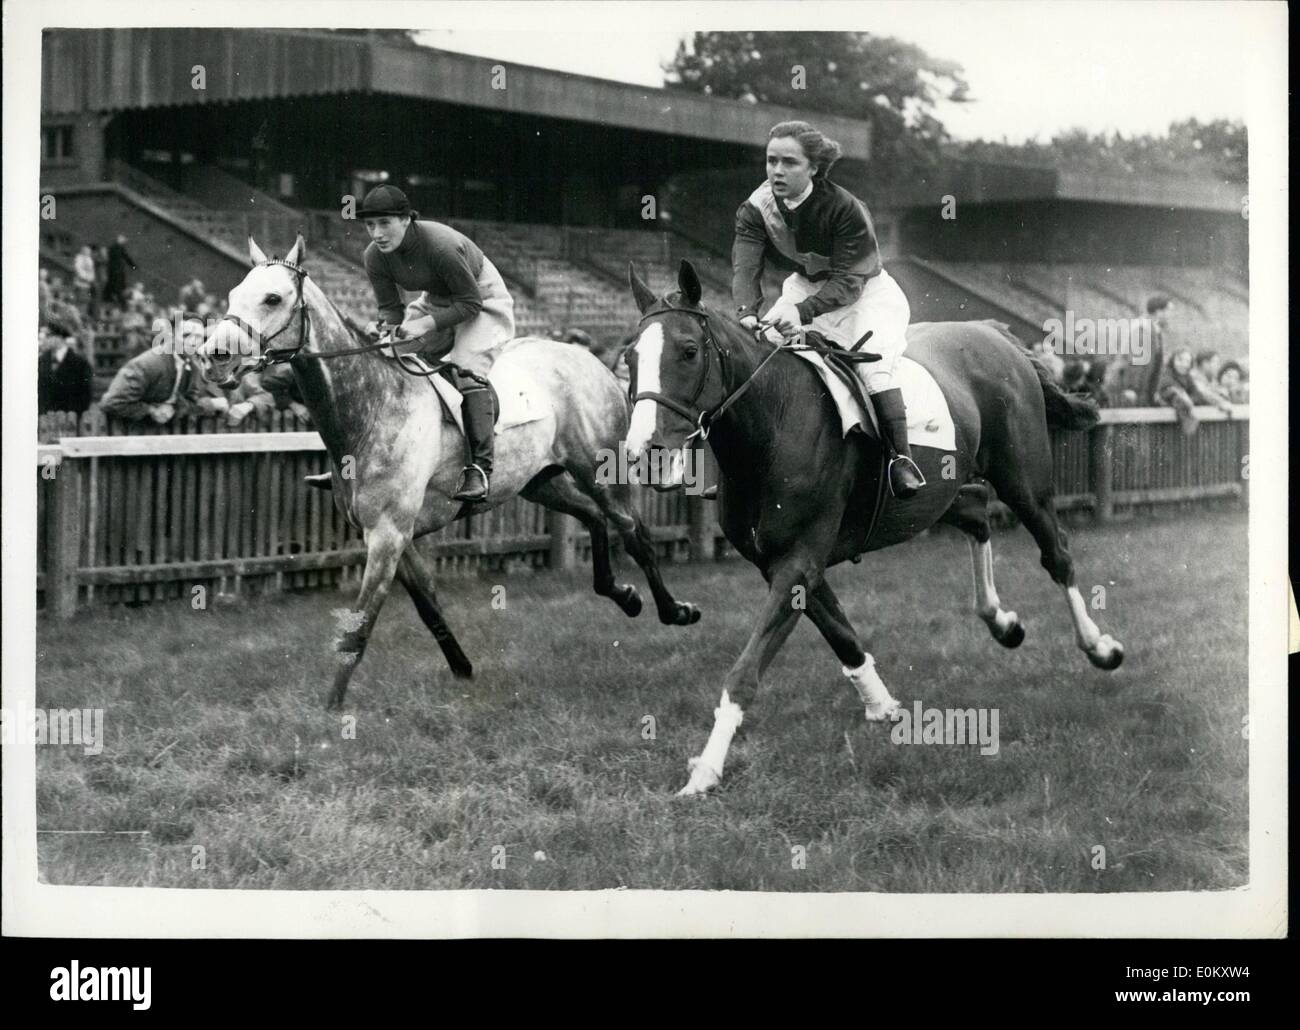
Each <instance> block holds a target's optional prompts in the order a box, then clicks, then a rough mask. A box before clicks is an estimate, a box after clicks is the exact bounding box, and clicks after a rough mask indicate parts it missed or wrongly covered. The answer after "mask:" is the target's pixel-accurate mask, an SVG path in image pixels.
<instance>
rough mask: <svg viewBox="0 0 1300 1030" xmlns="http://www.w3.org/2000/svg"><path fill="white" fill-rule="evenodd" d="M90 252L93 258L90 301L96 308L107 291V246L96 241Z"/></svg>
mask: <svg viewBox="0 0 1300 1030" xmlns="http://www.w3.org/2000/svg"><path fill="white" fill-rule="evenodd" d="M91 254H92V255H93V256H94V258H95V290H94V295H93V296H92V297H91V302H92V304H93V305H94V307H95V309H96V310H98V307H99V303H100V302H101V301H103V300H104V299H105V297H104V294H105V293H107V292H108V248H107V247H103V246H100V245H99V244H98V243H96V244H95V245H94V247H92V248H91Z"/></svg>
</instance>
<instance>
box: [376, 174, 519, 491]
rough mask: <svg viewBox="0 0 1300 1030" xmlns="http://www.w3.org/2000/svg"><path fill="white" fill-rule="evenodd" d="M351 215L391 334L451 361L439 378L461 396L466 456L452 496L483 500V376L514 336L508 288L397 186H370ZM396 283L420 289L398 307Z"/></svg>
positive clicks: (487, 405)
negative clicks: (454, 370) (363, 239)
mask: <svg viewBox="0 0 1300 1030" xmlns="http://www.w3.org/2000/svg"><path fill="white" fill-rule="evenodd" d="M358 216H359V217H360V218H362V219H363V220H364V221H365V225H366V232H368V233H369V234H370V240H371V242H370V245H369V246H367V247H366V253H365V265H366V275H367V276H368V277H369V279H370V286H371V289H373V290H374V291H375V302H376V304H377V305H378V307H379V317H380V320H381V321H382V322H387V323H391V324H397V323H400V326H399V328H398V330H397V331H396V332H395V334H394V335H395V336H396V337H397V338H399V339H413V340H420V342H421V343H422V347H420V348H418V349H419V350H420V353H421V354H424V355H426V356H428V357H429V358H430V359H431V360H440V359H445V360H447V361H450V362H452V363H454V364H455V365H456V366H458V368H459V370H460V372H459V373H458V374H456V375H453V374H450V370H448V372H447V373H446V375H447V378H448V379H449V380H450V381H451V382H452V383H453V385H455V386H456V388H457V389H458V390H460V393H461V396H462V397H463V398H464V404H463V405H462V407H461V412H462V414H463V415H464V421H465V436H466V437H467V442H468V444H469V451H470V458H469V464H468V465H467V466H466V467H465V470H464V471H463V472H462V473H461V477H460V484H459V488H458V489H457V491H456V493H455V494H453V495H452V496H453V497H454V498H455V499H456V500H458V501H485V500H487V497H488V490H489V489H490V485H489V482H488V479H489V477H490V476H491V475H492V443H493V439H492V437H493V432H494V423H495V416H494V413H493V410H492V409H493V404H492V392H491V390H490V389H489V388H488V382H487V379H486V376H487V371H488V368H489V367H490V366H491V364H492V359H493V358H494V357H495V356H496V351H497V350H498V349H499V348H500V347H501V346H502V345H503V344H504V343H506V342H507V341H508V340H511V339H513V338H514V335H515V313H514V312H515V305H514V301H513V300H512V299H511V297H510V292H509V291H508V290H507V289H506V284H505V283H504V282H503V281H502V279H501V273H499V272H498V271H497V270H496V268H495V267H494V266H493V264H492V262H491V261H489V260H488V259H487V258H486V257H484V256H483V252H482V251H481V250H479V248H478V247H477V246H476V245H475V243H474V242H473V241H472V240H470V239H469V238H468V237H466V236H464V235H462V234H461V233H459V232H457V231H456V230H455V229H453V228H451V226H449V225H443V224H442V223H440V222H433V221H428V220H422V219H421V218H420V213H419V212H418V211H412V210H411V204H410V201H408V200H407V199H406V194H404V193H403V192H402V191H401V190H399V189H397V187H395V186H376V187H375V188H374V189H372V190H371V191H370V192H369V193H367V194H366V197H365V200H363V201H362V202H361V210H360V211H359V212H358ZM398 287H401V288H402V289H404V290H412V291H415V290H418V291H421V292H420V296H419V297H418V298H416V299H415V300H413V301H412V302H411V303H410V304H408V305H406V306H405V307H403V304H402V296H401V294H400V293H399V292H398ZM442 330H450V331H449V332H442ZM366 331H367V332H368V333H370V334H371V335H377V334H378V332H379V324H378V323H377V322H371V323H369V324H368V325H367V326H366ZM404 349H406V348H404Z"/></svg>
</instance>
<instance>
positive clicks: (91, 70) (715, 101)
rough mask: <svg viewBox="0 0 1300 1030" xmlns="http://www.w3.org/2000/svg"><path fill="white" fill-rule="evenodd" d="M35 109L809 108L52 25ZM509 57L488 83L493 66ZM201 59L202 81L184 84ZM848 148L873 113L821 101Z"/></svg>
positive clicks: (382, 56)
mask: <svg viewBox="0 0 1300 1030" xmlns="http://www.w3.org/2000/svg"><path fill="white" fill-rule="evenodd" d="M42 52H43V53H42V58H43V59H42V63H41V113H42V114H43V115H46V116H48V115H57V114H61V113H70V112H75V111H85V110H93V111H116V110H125V109H131V108H148V107H165V106H174V105H188V104H217V103H230V102H235V101H245V100H262V99H268V98H281V97H283V98H288V97H294V96H310V95H323V94H332V93H386V94H395V95H399V96H408V97H417V98H422V99H428V100H437V101H441V102H444V103H452V104H464V105H467V106H471V107H480V108H486V109H489V110H493V111H510V112H516V113H520V114H530V115H540V116H546V117H552V118H563V119H568V120H573V121H586V122H599V123H601V124H605V125H616V126H623V127H626V128H629V129H638V130H641V131H645V132H659V133H664V134H667V135H672V136H687V137H696V138H701V139H711V140H719V141H722V142H727V143H741V144H749V145H754V146H757V145H759V144H760V143H761V142H762V141H763V140H764V139H765V138H766V134H767V130H768V129H769V128H771V126H772V125H773V124H774V123H776V122H778V121H783V120H786V119H790V118H798V117H810V116H809V114H808V112H803V111H798V110H796V109H794V108H788V107H781V106H777V105H773V104H749V103H744V102H742V101H738V100H727V99H720V98H716V97H705V96H700V95H698V94H692V93H686V92H676V91H670V90H665V89H653V88H650V87H646V86H636V85H630V84H627V83H621V82H611V81H609V80H606V79H597V78H592V77H589V76H585V75H572V74H569V73H567V72H559V71H551V70H548V69H544V68H535V67H531V66H527V65H516V64H509V63H507V62H499V61H494V60H492V59H490V58H483V57H471V56H467V55H464V54H456V53H450V52H448V51H444V50H435V49H433V48H431V47H424V46H402V45H399V44H394V43H388V42H384V41H382V40H379V39H374V38H367V37H358V36H345V35H334V34H330V33H322V32H309V31H296V30H282V29H198V28H134V29H51V30H47V31H46V33H45V37H44V40H43V44H42ZM498 64H501V65H504V66H505V68H506V85H505V88H504V89H501V88H493V69H494V66H496V65H498ZM195 65H202V66H203V67H204V70H205V76H206V83H205V88H203V89H195V88H193V86H192V85H191V81H192V79H193V74H194V73H193V68H194V66H195ZM815 117H816V119H817V122H818V124H819V125H820V126H822V127H823V128H824V129H825V130H826V131H827V132H828V133H829V134H830V135H832V136H834V137H835V138H836V139H838V140H839V141H840V142H841V144H842V145H843V146H844V151H845V154H846V155H847V156H848V157H856V158H861V159H864V160H865V159H866V158H868V157H869V156H870V124H869V123H868V122H865V121H857V120H855V119H850V118H841V117H837V116H834V115H828V114H821V113H818V114H817V115H816V116H815Z"/></svg>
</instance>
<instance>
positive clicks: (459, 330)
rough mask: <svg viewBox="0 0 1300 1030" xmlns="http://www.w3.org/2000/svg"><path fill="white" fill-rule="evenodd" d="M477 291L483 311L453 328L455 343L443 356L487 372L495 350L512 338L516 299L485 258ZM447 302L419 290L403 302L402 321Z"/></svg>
mask: <svg viewBox="0 0 1300 1030" xmlns="http://www.w3.org/2000/svg"><path fill="white" fill-rule="evenodd" d="M478 291H479V295H480V296H481V297H482V298H483V310H482V311H480V312H479V313H478V314H477V315H475V316H474V317H473V318H471V319H469V320H468V321H465V322H461V323H460V324H459V325H457V326H455V327H454V330H455V333H456V343H455V345H454V346H453V347H452V348H451V350H450V351H448V353H447V355H446V358H447V360H448V361H452V362H455V363H456V364H457V365H459V366H460V367H461V368H463V369H466V370H468V371H470V372H476V373H478V374H479V375H487V372H488V369H489V368H491V367H492V361H493V359H494V358H495V357H496V354H497V351H498V350H499V349H500V348H501V347H502V346H503V345H504V344H505V343H507V342H508V341H510V340H513V339H514V338H515V302H514V300H513V299H512V298H511V296H510V291H509V290H508V289H507V288H506V284H505V280H504V279H502V278H501V273H500V272H498V271H497V270H496V266H495V265H493V264H492V262H491V261H489V260H488V259H487V258H484V259H483V270H482V271H481V272H479V276H478ZM450 303H451V301H450V300H448V299H447V298H444V297H432V296H430V295H429V294H428V293H422V294H420V296H418V297H417V298H416V299H415V300H413V301H411V302H410V303H409V304H407V305H406V314H405V316H404V318H403V321H407V322H409V321H411V320H413V319H416V318H424V317H426V316H428V315H433V314H436V313H437V312H438V311H440V310H443V309H445V308H447V307H448V306H449V305H450Z"/></svg>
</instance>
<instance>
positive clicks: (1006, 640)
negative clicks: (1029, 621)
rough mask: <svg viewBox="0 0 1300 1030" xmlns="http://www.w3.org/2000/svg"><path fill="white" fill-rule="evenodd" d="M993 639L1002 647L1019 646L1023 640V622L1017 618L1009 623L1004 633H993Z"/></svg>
mask: <svg viewBox="0 0 1300 1030" xmlns="http://www.w3.org/2000/svg"><path fill="white" fill-rule="evenodd" d="M993 639H994V640H996V641H997V642H998V643H999V644H1001V645H1002V646H1003V647H1007V648H1012V647H1019V646H1020V645H1021V644H1023V643H1024V642H1025V626H1024V623H1022V622H1021V621H1020V620H1019V619H1017V620H1016V621H1015V622H1014V623H1012V624H1011V628H1010V629H1008V630H1007V631H1006V632H1005V633H1003V634H1002V636H1000V637H999V636H997V635H994V637H993Z"/></svg>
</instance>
